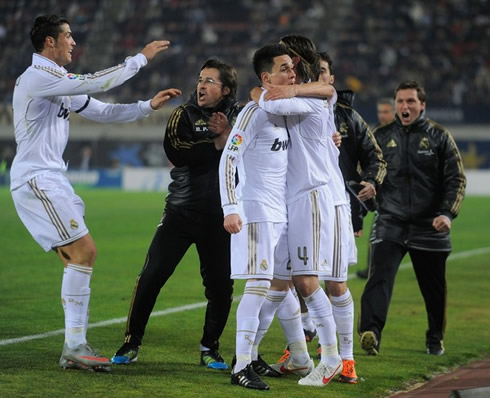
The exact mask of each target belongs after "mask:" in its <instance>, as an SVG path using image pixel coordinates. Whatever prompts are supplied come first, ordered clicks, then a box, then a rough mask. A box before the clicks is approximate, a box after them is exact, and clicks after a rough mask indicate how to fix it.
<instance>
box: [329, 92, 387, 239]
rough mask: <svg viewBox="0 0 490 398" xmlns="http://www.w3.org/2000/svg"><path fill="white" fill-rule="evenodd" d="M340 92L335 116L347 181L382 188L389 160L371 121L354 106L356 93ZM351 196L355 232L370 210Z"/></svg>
mask: <svg viewBox="0 0 490 398" xmlns="http://www.w3.org/2000/svg"><path fill="white" fill-rule="evenodd" d="M337 95H338V99H337V103H336V105H335V110H334V115H335V125H336V127H337V130H338V131H339V133H340V135H341V136H342V145H340V148H339V149H340V159H339V164H340V170H341V171H342V175H343V177H344V180H345V181H351V180H354V181H356V182H360V181H367V182H370V183H371V184H373V185H374V186H375V187H376V188H378V186H379V185H380V184H382V182H383V179H384V176H385V174H386V162H385V161H384V160H383V155H382V153H381V149H380V148H379V146H378V144H377V143H376V140H375V138H374V136H373V134H372V132H371V129H370V128H369V126H368V125H367V123H366V122H365V121H364V119H363V118H362V116H361V115H359V113H357V112H356V111H355V110H354V109H353V108H352V103H353V102H354V93H353V92H352V91H351V90H341V91H337ZM359 168H360V170H359ZM359 172H360V173H359ZM349 194H350V193H349ZM350 196H351V198H350V203H351V214H352V226H353V228H354V231H359V230H361V229H362V225H363V219H364V216H365V215H366V212H365V211H364V208H363V207H362V206H361V205H360V203H359V200H358V199H357V198H356V197H354V196H353V195H352V194H350Z"/></svg>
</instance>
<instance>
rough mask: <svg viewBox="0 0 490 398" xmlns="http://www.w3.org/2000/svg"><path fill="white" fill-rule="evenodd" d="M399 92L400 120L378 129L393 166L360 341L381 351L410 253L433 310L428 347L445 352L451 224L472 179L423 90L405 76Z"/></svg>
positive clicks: (384, 191) (382, 193)
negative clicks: (430, 114)
mask: <svg viewBox="0 0 490 398" xmlns="http://www.w3.org/2000/svg"><path fill="white" fill-rule="evenodd" d="M395 93H396V97H395V105H396V119H395V121H393V122H391V123H389V124H386V125H383V126H381V127H379V128H378V129H376V130H375V131H374V135H375V137H376V141H377V142H378V144H379V146H380V147H381V150H382V152H383V157H384V159H385V160H386V162H387V165H388V167H387V174H386V177H385V179H384V182H383V184H382V185H381V187H380V188H379V190H378V192H377V197H376V198H377V201H378V206H379V209H378V212H377V215H376V218H375V222H374V226H373V232H372V236H371V242H372V251H371V264H370V267H371V269H370V273H369V279H368V281H367V283H366V286H365V288H364V292H363V294H362V298H361V314H360V319H359V332H360V334H361V346H362V348H363V349H364V350H365V351H366V352H367V353H368V354H371V355H376V354H377V353H378V350H379V342H380V340H381V332H382V330H383V327H384V325H385V322H386V318H387V314H388V307H389V304H390V300H391V295H392V291H393V284H394V281H395V276H396V272H397V270H398V267H399V265H400V262H401V260H402V259H403V257H404V256H405V254H406V253H407V252H408V253H409V254H410V258H411V260H412V264H413V267H414V270H415V275H416V277H417V281H418V284H419V287H420V290H421V292H422V295H423V298H424V301H425V307H426V310H427V317H428V324H429V327H428V329H427V332H426V348H427V352H428V353H429V354H433V355H442V354H443V353H444V346H443V344H442V340H443V337H444V329H445V322H446V319H445V312H446V276H445V272H446V259H447V257H448V255H449V253H450V251H451V242H450V236H449V231H450V228H451V221H452V219H453V218H455V217H456V216H457V214H458V212H459V210H460V207H461V202H462V200H463V197H464V191H465V186H466V178H465V175H464V170H463V164H462V160H461V156H460V154H459V151H458V148H457V146H456V143H455V142H454V140H453V138H452V136H451V135H450V133H449V132H448V131H447V130H446V129H444V128H443V127H441V126H440V125H438V124H436V123H434V122H433V121H431V120H429V119H427V118H426V117H425V92H424V89H423V88H422V87H421V86H420V85H419V84H418V83H417V82H414V81H406V82H403V83H401V84H400V85H399V86H398V87H397V89H396V91H395Z"/></svg>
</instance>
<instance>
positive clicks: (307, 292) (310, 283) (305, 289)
mask: <svg viewBox="0 0 490 398" xmlns="http://www.w3.org/2000/svg"><path fill="white" fill-rule="evenodd" d="M293 282H294V286H295V287H296V289H297V290H298V291H299V293H300V294H301V295H302V296H303V297H308V296H311V295H312V294H313V293H314V292H315V291H316V290H317V289H318V287H319V285H318V278H317V277H312V276H304V275H301V276H296V277H293Z"/></svg>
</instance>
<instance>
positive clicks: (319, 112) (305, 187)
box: [259, 93, 345, 203]
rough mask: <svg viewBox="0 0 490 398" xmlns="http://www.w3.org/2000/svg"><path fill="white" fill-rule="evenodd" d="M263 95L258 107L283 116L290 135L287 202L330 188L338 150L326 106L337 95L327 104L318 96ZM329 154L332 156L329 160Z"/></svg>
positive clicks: (331, 119) (332, 121)
mask: <svg viewBox="0 0 490 398" xmlns="http://www.w3.org/2000/svg"><path fill="white" fill-rule="evenodd" d="M263 97H264V93H263V94H262V96H261V97H260V100H259V105H260V107H261V108H262V109H264V110H265V111H267V112H270V113H273V114H277V115H286V116H287V123H288V129H289V132H290V136H291V147H290V150H289V158H288V174H287V185H288V193H287V200H288V202H289V203H291V202H293V201H294V200H295V199H297V198H298V197H300V196H301V195H303V194H305V193H307V192H311V191H312V190H313V189H316V188H319V187H323V186H328V187H329V188H330V186H329V182H330V180H331V178H332V164H333V163H335V162H337V167H338V150H337V148H336V147H335V145H334V143H333V140H332V134H333V133H334V132H335V122H334V120H333V113H330V112H329V106H333V104H334V103H335V101H336V99H337V94H335V96H334V98H332V100H331V101H330V103H331V105H330V104H329V102H328V101H327V100H325V99H320V98H309V97H295V98H288V99H280V100H274V101H264V99H263ZM332 129H333V131H331V130H332ZM335 151H336V152H337V154H335ZM332 156H335V159H331V157H332ZM344 200H345V193H344Z"/></svg>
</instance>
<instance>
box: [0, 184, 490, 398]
mask: <svg viewBox="0 0 490 398" xmlns="http://www.w3.org/2000/svg"><path fill="white" fill-rule="evenodd" d="M77 192H78V193H79V195H80V196H81V197H82V198H83V199H84V201H85V205H86V220H87V224H88V226H89V228H90V231H91V234H92V236H93V237H94V239H95V241H96V244H97V248H98V257H97V261H96V265H95V269H94V275H93V278H92V285H91V287H92V298H91V305H90V307H91V308H90V309H91V314H90V324H91V325H95V326H96V327H92V328H90V330H89V331H88V338H89V341H90V342H91V344H92V345H93V346H95V347H98V348H100V350H101V352H102V353H104V354H105V355H107V356H112V355H113V353H114V352H115V350H116V349H117V348H119V346H120V345H121V344H122V339H123V334H124V322H123V320H122V319H124V318H125V316H126V315H127V311H128V307H129V301H130V297H131V294H132V289H133V286H134V281H135V278H136V276H137V274H138V273H139V271H140V269H141V266H142V265H143V261H144V258H145V254H146V250H147V247H148V245H149V243H150V240H151V238H152V236H153V233H154V231H155V227H156V225H157V223H158V221H159V218H160V215H161V213H162V209H163V207H164V196H163V195H162V194H161V193H142V192H132V193H129V192H121V191H115V190H90V189H83V188H79V189H77ZM489 203H490V199H489V198H488V197H468V198H466V199H465V201H464V203H463V209H462V211H461V214H460V216H459V217H458V218H457V219H456V220H455V221H454V222H453V232H452V239H453V254H452V256H451V257H450V259H449V261H448V266H447V279H448V311H447V329H446V337H445V347H446V354H445V355H444V356H442V357H432V356H429V355H427V354H426V353H425V346H424V336H425V329H426V326H427V323H426V313H425V309H424V305H423V301H422V297H421V294H420V292H419V290H418V287H417V284H416V280H415V275H414V273H413V270H412V269H411V267H410V266H409V265H408V259H405V263H407V265H406V266H404V267H403V268H401V269H400V271H399V272H398V275H397V280H396V284H395V291H394V294H393V299H392V304H391V307H390V313H389V317H388V322H387V326H386V328H385V332H384V334H383V347H382V351H381V353H380V355H379V356H377V357H368V356H366V355H364V353H363V352H361V351H362V350H361V349H360V347H359V344H358V340H357V336H355V351H354V353H355V356H356V361H357V365H356V370H357V373H358V376H359V377H360V382H359V383H358V384H357V385H345V384H342V383H337V382H332V383H330V384H329V385H328V386H327V387H325V388H321V389H316V388H313V387H301V386H299V385H298V384H297V379H295V378H294V377H283V378H281V379H267V381H268V382H269V384H270V387H271V390H270V391H267V392H256V391H251V390H247V389H244V388H239V387H236V386H232V385H231V384H230V377H229V373H228V372H220V371H213V370H208V369H205V368H203V367H201V366H199V340H200V337H201V331H202V323H203V318H204V306H203V305H202V306H197V308H195V309H191V310H186V311H180V312H173V313H169V314H164V315H160V316H155V317H152V318H151V319H150V321H149V324H148V327H147V332H146V335H145V339H144V343H143V346H142V347H141V350H140V355H139V361H138V362H137V363H136V364H133V365H129V366H118V367H114V369H113V372H112V374H100V373H89V372H80V371H62V370H60V369H59V368H58V359H59V355H60V352H61V348H62V345H63V335H62V334H61V333H53V335H50V336H46V337H44V338H39V339H29V338H28V339H27V340H26V341H22V342H11V343H8V341H11V339H19V338H22V337H25V336H34V335H38V334H44V333H48V332H52V331H59V330H61V329H63V327H64V325H63V311H62V307H61V304H60V289H61V277H62V267H61V264H60V263H59V260H58V259H57V257H56V255H55V254H53V253H48V254H46V253H44V252H43V251H42V249H41V248H40V247H38V246H37V244H36V243H35V242H34V241H33V240H32V238H31V237H30V235H29V234H28V232H27V231H26V230H25V228H24V226H23V225H22V223H21V222H20V220H19V219H18V216H17V214H16V213H15V210H14V207H13V204H12V200H11V197H10V193H9V192H8V190H7V189H5V188H2V189H0V226H1V232H0V242H1V245H0V248H1V253H0V298H1V300H0V354H1V360H0V397H88V396H91V397H186V398H189V397H231V396H234V397H258V396H261V397H262V396H266V395H267V396H268V397H285V396H288V397H308V398H311V397H320V396H321V397H324V396H326V395H328V396H331V397H350V398H355V397H386V396H388V395H389V394H390V392H392V391H396V390H400V389H404V388H406V387H407V385H408V384H413V383H414V382H421V381H424V380H427V379H428V378H430V377H431V375H433V374H436V373H440V372H445V371H447V370H449V369H452V368H454V367H456V366H458V365H461V364H465V363H467V362H468V361H471V360H474V359H478V358H484V357H489V356H490V332H489V330H490V289H489V288H488V280H490V267H489V263H490V261H489V260H488V257H489V255H490V240H489V225H490V211H489V210H490V209H489ZM370 223H371V217H368V219H367V225H369V224H370ZM368 229H369V228H368V227H367V229H366V232H367V230H368ZM366 235H367V234H365V236H364V237H363V238H361V239H359V240H358V248H359V265H358V266H355V267H351V273H352V274H353V273H354V272H355V270H356V269H360V268H363V267H364V265H365V262H366V241H367V236H366ZM363 285H364V281H363V280H359V279H356V278H353V279H350V280H349V286H350V289H351V291H352V294H353V296H354V299H355V303H356V312H357V310H358V304H359V300H360V295H361V292H362V288H363ZM242 291H243V283H241V282H239V283H236V285H235V296H239V295H241V293H242ZM203 302H204V295H203V287H202V285H201V280H200V276H199V267H198V259H197V256H196V253H195V250H194V248H191V250H190V251H189V252H188V254H187V255H186V257H185V258H184V260H183V261H182V263H181V264H180V266H179V267H178V268H177V271H176V272H175V274H174V275H173V276H172V278H171V279H170V280H169V282H168V284H167V285H166V286H165V287H164V288H163V289H162V291H161V293H160V296H159V299H158V301H157V304H156V306H155V311H164V310H167V309H172V308H175V307H181V306H185V305H191V304H195V303H203ZM235 311H236V302H235V303H234V305H233V308H232V312H231V314H230V319H229V321H228V324H227V328H226V330H225V332H224V334H223V336H222V339H221V350H220V351H221V353H222V355H223V356H224V358H225V359H226V360H227V361H228V362H230V361H231V357H232V355H233V350H234V345H235V337H234V332H235ZM110 320H113V321H112V322H107V323H106V324H102V322H104V321H110ZM104 325H105V326H104ZM14 341H16V340H14ZM309 347H310V351H311V352H312V354H313V353H314V352H315V350H316V340H315V342H314V343H312V344H311V345H310V346H309ZM283 348H284V338H283V336H282V332H281V331H280V328H279V325H278V323H277V321H274V323H273V325H272V328H271V330H270V332H269V333H268V335H267V336H266V338H265V339H264V342H263V344H262V346H261V353H262V355H263V357H264V358H266V359H267V360H269V361H271V362H272V361H276V360H277V359H278V358H279V357H280V355H281V354H282V350H283Z"/></svg>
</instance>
